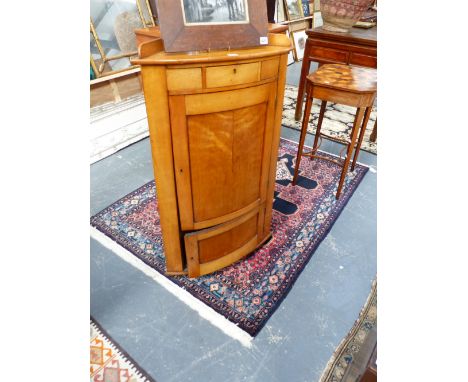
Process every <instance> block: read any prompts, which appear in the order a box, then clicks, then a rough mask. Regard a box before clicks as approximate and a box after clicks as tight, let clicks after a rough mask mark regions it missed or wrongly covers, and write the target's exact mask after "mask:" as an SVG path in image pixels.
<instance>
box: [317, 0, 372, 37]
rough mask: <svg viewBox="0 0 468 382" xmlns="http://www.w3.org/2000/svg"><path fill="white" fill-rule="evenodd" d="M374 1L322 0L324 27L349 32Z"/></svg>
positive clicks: (321, 8) (333, 30) (321, 9)
mask: <svg viewBox="0 0 468 382" xmlns="http://www.w3.org/2000/svg"><path fill="white" fill-rule="evenodd" d="M372 3H373V0H320V11H321V12H322V19H323V29H325V30H328V31H331V32H347V31H348V30H349V29H350V28H351V27H352V26H353V25H354V24H355V23H356V22H357V21H359V19H360V18H361V17H362V15H363V14H364V12H365V11H366V10H367V9H368V8H369V6H370V5H371V4H372Z"/></svg>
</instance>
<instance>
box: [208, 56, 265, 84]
mask: <svg viewBox="0 0 468 382" xmlns="http://www.w3.org/2000/svg"><path fill="white" fill-rule="evenodd" d="M259 79H260V62H252V63H249V64H239V65H226V66H211V67H208V68H206V87H207V88H219V87H223V86H233V85H242V84H248V83H251V82H257V81H259Z"/></svg>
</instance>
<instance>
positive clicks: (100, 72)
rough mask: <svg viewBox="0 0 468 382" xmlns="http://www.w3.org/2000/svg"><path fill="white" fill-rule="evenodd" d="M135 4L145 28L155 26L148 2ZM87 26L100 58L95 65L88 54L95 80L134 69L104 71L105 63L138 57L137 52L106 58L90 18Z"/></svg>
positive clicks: (131, 66) (138, 1)
mask: <svg viewBox="0 0 468 382" xmlns="http://www.w3.org/2000/svg"><path fill="white" fill-rule="evenodd" d="M143 1H144V6H145V7H146V9H147V10H148V15H149V16H150V18H151V19H150V20H146V19H145V16H144V13H143V6H142V4H141V2H143ZM135 2H136V6H137V9H138V14H139V16H140V19H141V22H142V24H143V25H144V26H145V27H151V26H155V25H156V24H155V22H154V16H153V12H152V10H151V6H150V4H149V0H135ZM89 24H90V26H89V29H90V30H89V31H90V33H91V35H92V36H93V38H94V41H95V43H96V47H97V49H98V51H99V55H100V56H101V59H100V60H99V61H100V63H99V64H97V63H96V60H95V59H94V58H93V55H92V54H90V64H91V67H92V68H93V71H94V74H95V75H96V78H100V77H104V76H108V75H111V74H115V73H119V72H124V71H126V70H130V69H133V68H135V67H136V65H130V66H129V67H128V68H125V69H120V70H109V71H105V70H104V69H105V66H106V63H108V62H109V61H113V60H119V59H121V58H125V57H132V56H136V55H138V52H137V51H134V52H126V53H122V54H118V55H115V56H106V53H105V52H104V49H103V48H102V44H101V41H100V40H99V36H98V34H97V32H96V29H95V27H94V23H93V20H92V19H91V17H90V23H89Z"/></svg>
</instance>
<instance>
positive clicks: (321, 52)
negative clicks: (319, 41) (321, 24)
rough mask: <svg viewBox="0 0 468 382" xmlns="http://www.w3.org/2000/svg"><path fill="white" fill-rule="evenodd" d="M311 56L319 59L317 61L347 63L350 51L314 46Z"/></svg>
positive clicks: (311, 49)
mask: <svg viewBox="0 0 468 382" xmlns="http://www.w3.org/2000/svg"><path fill="white" fill-rule="evenodd" d="M309 56H310V57H313V59H317V61H332V62H340V63H344V64H346V63H347V62H348V56H349V53H348V52H347V51H344V50H337V49H330V48H324V47H321V46H312V47H311V48H310V53H309Z"/></svg>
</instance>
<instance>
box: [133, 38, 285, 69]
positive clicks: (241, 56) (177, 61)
mask: <svg viewBox="0 0 468 382" xmlns="http://www.w3.org/2000/svg"><path fill="white" fill-rule="evenodd" d="M268 41H269V44H268V45H265V46H261V47H256V48H247V49H234V50H216V51H210V52H206V51H203V52H188V53H167V52H165V51H164V43H163V40H162V39H157V40H153V41H148V42H145V43H142V44H141V45H140V46H139V47H138V56H139V58H137V59H132V60H131V62H132V64H136V65H186V64H200V63H208V62H209V63H213V62H235V61H242V60H250V59H256V58H262V57H269V56H277V55H280V54H286V53H288V52H289V51H290V50H291V49H292V47H291V41H290V40H289V38H288V37H287V36H286V35H284V34H276V33H269V34H268Z"/></svg>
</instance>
